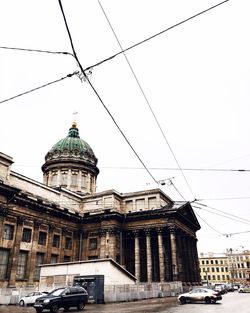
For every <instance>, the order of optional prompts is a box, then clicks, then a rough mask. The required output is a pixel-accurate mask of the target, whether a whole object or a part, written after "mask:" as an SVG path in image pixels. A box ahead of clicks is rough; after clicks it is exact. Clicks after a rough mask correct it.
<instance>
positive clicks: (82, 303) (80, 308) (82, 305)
mask: <svg viewBox="0 0 250 313" xmlns="http://www.w3.org/2000/svg"><path fill="white" fill-rule="evenodd" d="M84 307H85V303H84V302H83V301H82V302H80V303H79V304H78V306H77V309H78V310H80V311H81V310H83V309H84Z"/></svg>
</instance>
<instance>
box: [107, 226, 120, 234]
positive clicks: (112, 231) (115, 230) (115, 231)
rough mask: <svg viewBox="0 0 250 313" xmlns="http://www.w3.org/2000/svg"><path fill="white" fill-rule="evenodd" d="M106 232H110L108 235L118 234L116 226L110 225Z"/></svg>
mask: <svg viewBox="0 0 250 313" xmlns="http://www.w3.org/2000/svg"><path fill="white" fill-rule="evenodd" d="M107 232H108V233H109V234H110V235H116V234H118V229H117V227H110V228H109V229H108V230H107Z"/></svg>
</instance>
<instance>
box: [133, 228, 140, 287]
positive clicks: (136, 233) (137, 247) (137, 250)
mask: <svg viewBox="0 0 250 313" xmlns="http://www.w3.org/2000/svg"><path fill="white" fill-rule="evenodd" d="M133 233H134V236H135V252H134V253H135V277H136V278H137V282H140V280H141V266H140V243H139V230H137V229H136V230H134V231H133Z"/></svg>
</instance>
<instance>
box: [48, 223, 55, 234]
mask: <svg viewBox="0 0 250 313" xmlns="http://www.w3.org/2000/svg"><path fill="white" fill-rule="evenodd" d="M55 228H56V227H55V225H53V224H49V232H50V233H52V232H53V231H54V229H55Z"/></svg>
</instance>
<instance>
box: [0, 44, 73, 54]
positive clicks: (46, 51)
mask: <svg viewBox="0 0 250 313" xmlns="http://www.w3.org/2000/svg"><path fill="white" fill-rule="evenodd" d="M0 49H5V50H17V51H25V52H38V53H49V54H64V55H65V54H66V55H71V56H73V55H72V53H69V52H66V51H51V50H42V49H29V48H17V47H5V46H0Z"/></svg>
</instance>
